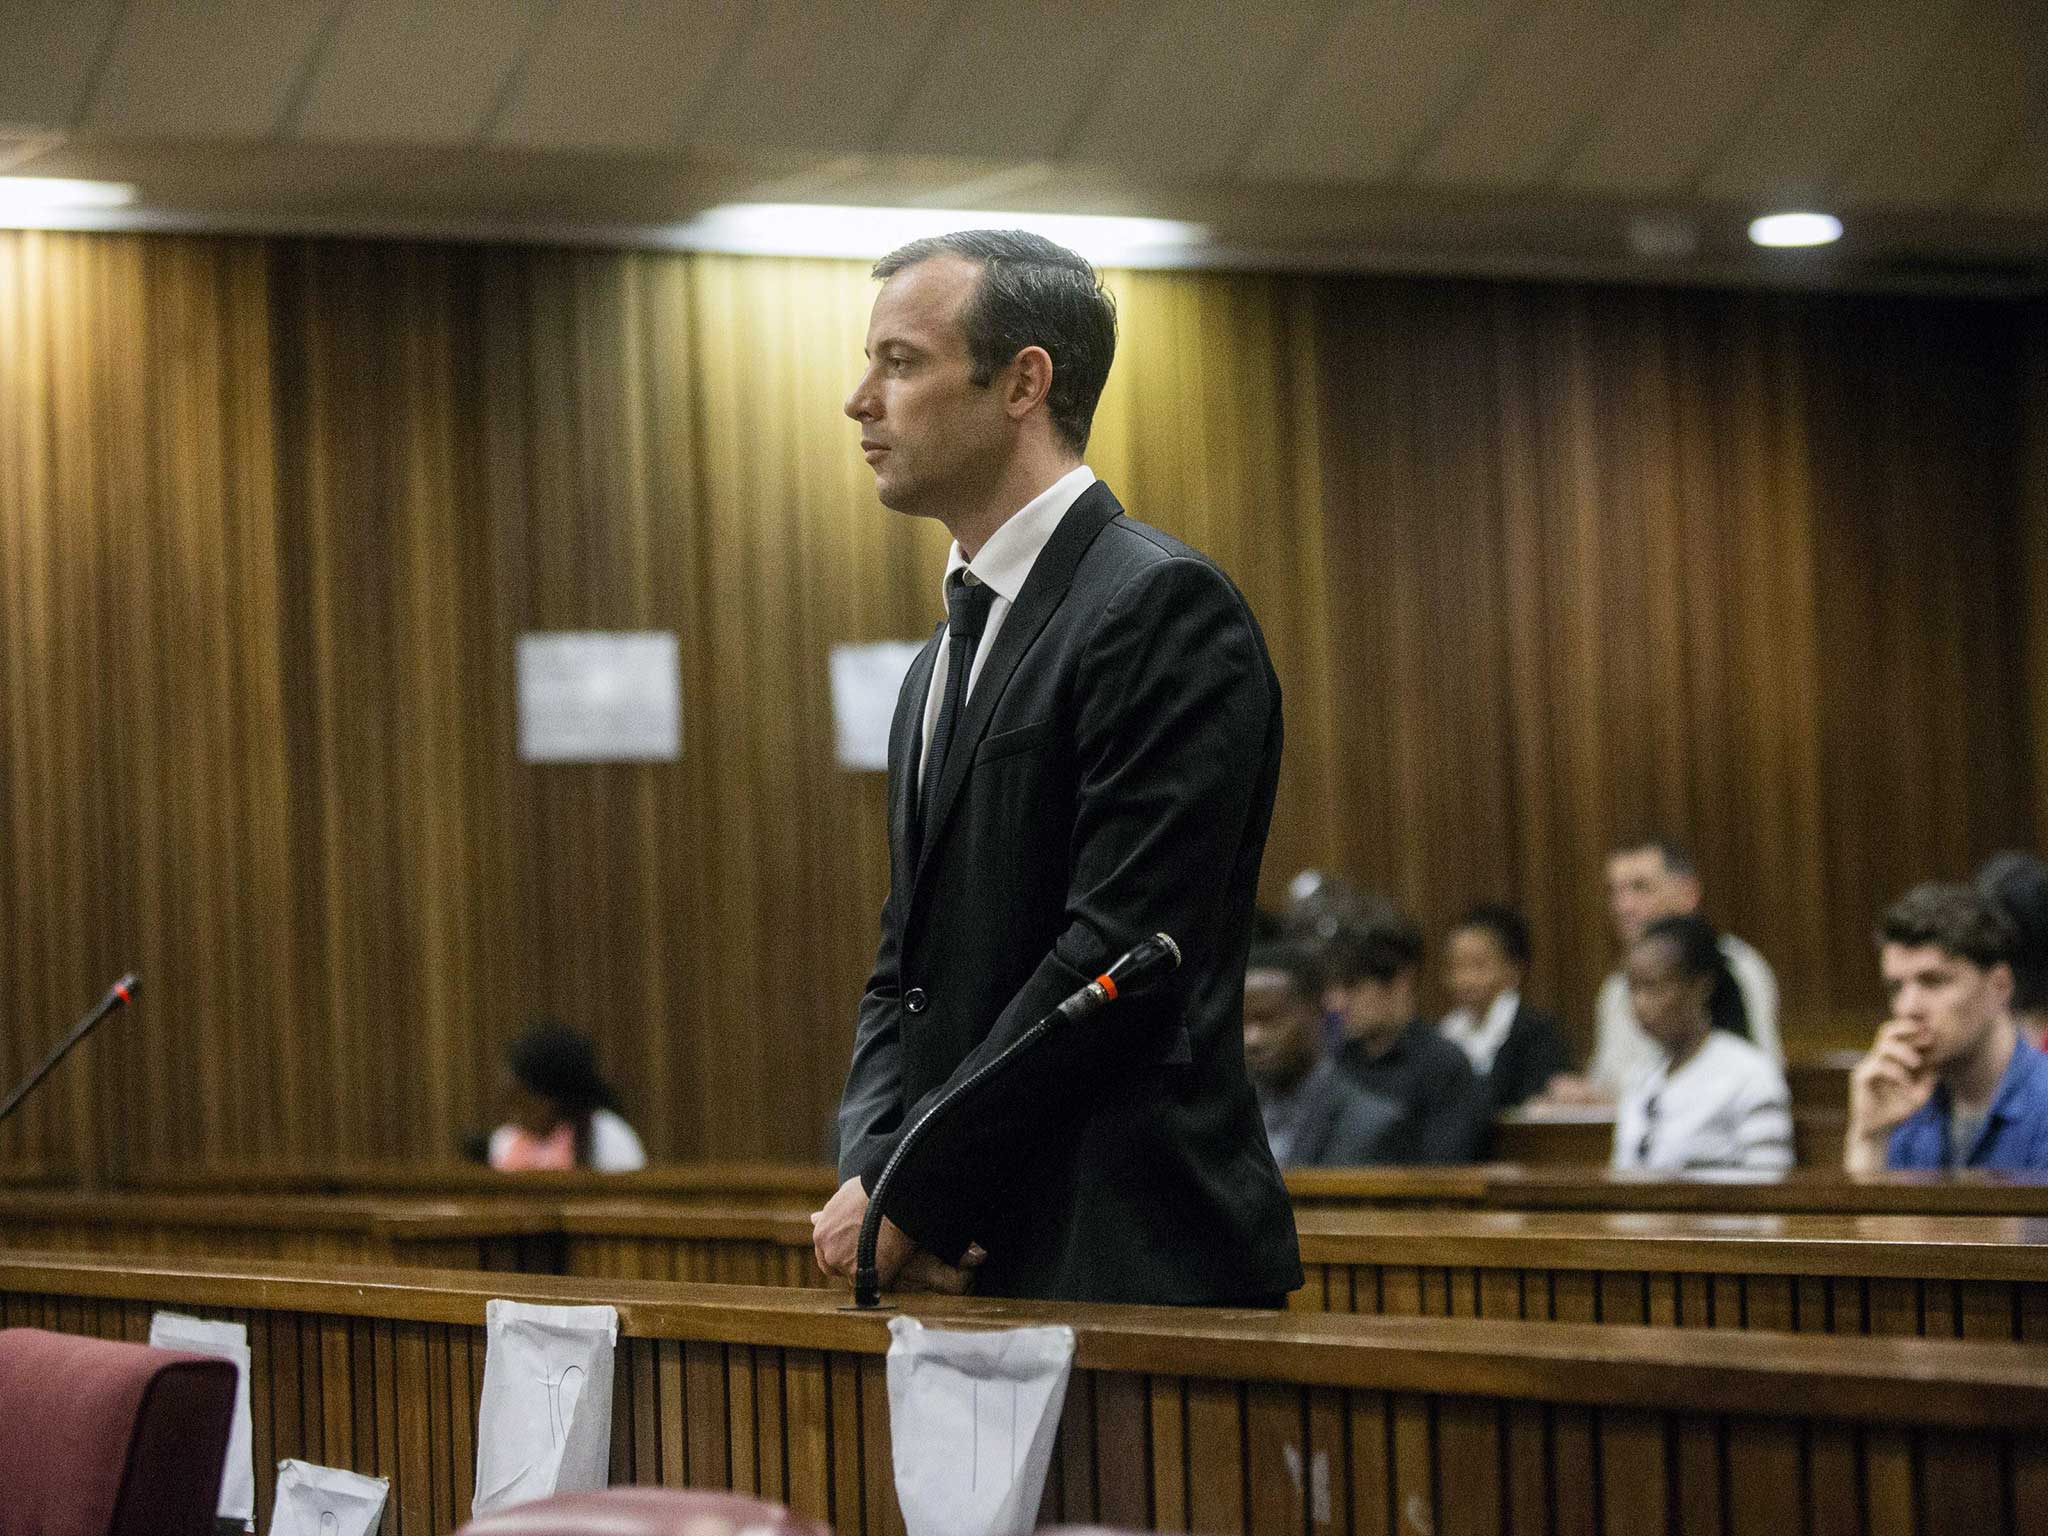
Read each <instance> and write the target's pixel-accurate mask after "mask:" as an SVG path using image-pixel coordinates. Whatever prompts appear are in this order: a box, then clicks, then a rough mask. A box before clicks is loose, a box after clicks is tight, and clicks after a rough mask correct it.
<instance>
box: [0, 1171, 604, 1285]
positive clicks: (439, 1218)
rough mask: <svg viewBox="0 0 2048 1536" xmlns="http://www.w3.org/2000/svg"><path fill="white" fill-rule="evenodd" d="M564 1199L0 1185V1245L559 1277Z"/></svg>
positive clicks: (561, 1264) (561, 1262)
mask: <svg viewBox="0 0 2048 1536" xmlns="http://www.w3.org/2000/svg"><path fill="white" fill-rule="evenodd" d="M559 1212H560V1202H559V1201H558V1200H554V1201H536V1200H531V1199H521V1198H510V1197H502V1196H501V1197H499V1198H496V1199H492V1200H467V1201H464V1200H448V1199H395V1198H379V1197H372V1196H362V1195H318V1196H315V1195H305V1196H297V1197H285V1196H280V1195H275V1194H270V1195H251V1196H244V1197H240V1198H232V1197H229V1196H226V1195H159V1194H141V1193H134V1192H128V1193H119V1194H88V1193H83V1192H79V1191H72V1190H0V1245H4V1246H6V1247H11V1248H41V1249H56V1250H66V1251H69V1250H91V1251H108V1252H116V1253H143V1254H175V1253H198V1254H210V1255H216V1256H233V1257H238V1258H280V1259H305V1260H316V1261H321V1262H331V1263H352V1264H416V1265H423V1266H430V1267H435V1268H450V1269H489V1270H514V1271H529V1272H534V1273H542V1274H556V1273H560V1272H561V1270H562V1267H563V1261H562V1255H561V1239H560V1228H561V1222H560V1215H559Z"/></svg>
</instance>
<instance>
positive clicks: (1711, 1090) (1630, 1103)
mask: <svg viewBox="0 0 2048 1536" xmlns="http://www.w3.org/2000/svg"><path fill="white" fill-rule="evenodd" d="M1613 1165H1614V1166H1615V1167H1616V1168H1646V1169H1662V1170H1666V1171H1676V1170H1678V1169H1683V1168H1756V1169H1777V1168H1790V1167H1791V1166H1792V1095H1791V1093H1790V1092H1789V1091H1787V1089H1786V1087H1785V1074H1784V1072H1783V1071H1782V1070H1781V1069H1780V1068H1779V1066H1778V1064H1777V1063H1776V1062H1775V1061H1773V1060H1771V1058H1770V1057H1768V1056H1766V1055H1765V1054H1764V1053H1763V1052H1762V1051H1760V1050H1758V1049H1757V1048H1756V1047H1755V1046H1753V1045H1751V1044H1750V1043H1749V1042H1748V1041H1747V1040H1738V1039H1737V1038H1736V1037H1735V1036H1733V1035H1731V1034H1729V1033H1728V1031H1727V1030H1725V1029H1712V1030H1709V1031H1707V1038H1706V1039H1705V1040H1704V1041H1702V1042H1701V1043H1700V1047H1699V1049H1698V1050H1696V1051H1694V1052H1693V1053H1692V1055H1691V1057H1690V1058H1688V1059H1687V1061H1686V1063H1685V1065H1684V1066H1682V1067H1680V1068H1679V1069H1678V1070H1677V1071H1676V1072H1673V1071H1671V1070H1670V1063H1669V1062H1668V1061H1662V1062H1659V1064H1658V1065H1657V1066H1656V1067H1655V1068H1654V1069H1652V1071H1651V1072H1650V1074H1649V1075H1648V1076H1647V1077H1644V1078H1642V1079H1640V1080H1639V1081H1638V1082H1637V1083H1636V1086H1635V1088H1634V1089H1633V1090H1632V1091H1631V1092H1630V1093H1629V1094H1628V1096H1627V1097H1626V1098H1624V1099H1623V1100H1622V1101H1621V1105H1620V1107H1619V1108H1618V1109H1617V1110H1616V1111H1615V1115H1614V1158H1613Z"/></svg>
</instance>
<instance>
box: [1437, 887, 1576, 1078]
mask: <svg viewBox="0 0 2048 1536" xmlns="http://www.w3.org/2000/svg"><path fill="white" fill-rule="evenodd" d="M1528 973H1529V925H1528V924H1527V923H1526V922H1524V921H1523V920H1522V914H1521V913H1519V912H1517V911H1516V910H1515V909H1514V908H1513V907H1507V906H1496V905H1490V904H1489V905H1481V906H1476V907H1473V908H1472V909H1471V910H1470V911H1468V912H1467V913H1466V914H1465V915H1464V916H1463V917H1461V918H1459V919H1458V924H1457V926H1456V927H1454V928H1453V929H1452V930H1451V933H1450V937H1449V939H1448V940H1446V942H1445V944H1444V982H1445V985H1446V987H1447V989H1448V990H1449V992H1450V994H1451V1001H1452V1002H1453V1003H1454V1004H1455V1005H1456V1006H1455V1007H1454V1008H1453V1009H1452V1010H1451V1012H1450V1013H1448V1014H1446V1015H1445V1016H1444V1020H1443V1023H1442V1024H1440V1025H1439V1026H1438V1028H1439V1029H1440V1030H1441V1031H1442V1032H1443V1035H1444V1038H1445V1039H1447V1040H1449V1041H1450V1042H1451V1043H1452V1044H1453V1045H1455V1046H1457V1047H1458V1048H1459V1049H1460V1050H1462V1051H1463V1052H1464V1053H1465V1055H1466V1058H1467V1059H1468V1060H1469V1061H1470V1062H1471V1063H1472V1070H1473V1072H1474V1073H1476V1074H1477V1075H1478V1077H1479V1081H1480V1086H1481V1088H1482V1089H1483V1091H1484V1093H1485V1096H1486V1106H1487V1118H1488V1119H1491V1118H1492V1117H1493V1116H1494V1115H1498V1114H1499V1113H1501V1111H1503V1110H1508V1109H1515V1108H1518V1107H1519V1106H1521V1105H1522V1104H1525V1103H1527V1102H1528V1101H1529V1100H1530V1099H1536V1098H1541V1097H1542V1096H1543V1095H1544V1093H1545V1091H1546V1090H1547V1089H1548V1088H1549V1087H1550V1083H1551V1080H1552V1079H1553V1078H1555V1077H1557V1076H1559V1075H1560V1074H1561V1073H1564V1072H1568V1071H1569V1070H1570V1069H1571V1052H1570V1051H1569V1050H1568V1049H1567V1047H1566V1046H1565V1043H1564V1031H1563V1030H1562V1029H1560V1028H1559V1027H1558V1022H1557V1018H1556V1016H1555V1015H1553V1014H1548V1013H1545V1012H1544V1011H1543V1010H1542V1009H1540V1008H1532V1007H1530V1006H1529V1005H1528V1004H1527V1003H1525V1002H1523V1001H1522V981H1523V978H1524V977H1526V976H1527V975H1528Z"/></svg>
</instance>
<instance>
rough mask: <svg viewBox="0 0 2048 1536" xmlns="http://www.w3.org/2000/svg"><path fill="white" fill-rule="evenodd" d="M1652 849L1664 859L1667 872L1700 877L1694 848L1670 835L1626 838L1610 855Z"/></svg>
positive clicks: (1642, 851)
mask: <svg viewBox="0 0 2048 1536" xmlns="http://www.w3.org/2000/svg"><path fill="white" fill-rule="evenodd" d="M1652 849H1655V850H1656V853H1657V856H1658V857H1659V858H1661V859H1662V860H1663V861H1664V869H1665V871H1666V873H1668V874H1673V875H1687V876H1691V877H1692V878H1694V879H1697V878H1698V877H1699V872H1700V866H1699V861H1698V860H1697V859H1695V858H1694V857H1693V856H1692V850H1691V849H1690V848H1688V847H1686V846H1685V844H1683V843H1675V842H1673V841H1672V840H1671V839H1670V838H1668V837H1632V838H1624V839H1623V840H1622V841H1621V842H1618V843H1616V844H1615V845H1614V852H1613V853H1612V854H1610V855H1609V857H1611V858H1620V857H1621V855H1623V854H1625V853H1648V852H1650V851H1651V850H1652Z"/></svg>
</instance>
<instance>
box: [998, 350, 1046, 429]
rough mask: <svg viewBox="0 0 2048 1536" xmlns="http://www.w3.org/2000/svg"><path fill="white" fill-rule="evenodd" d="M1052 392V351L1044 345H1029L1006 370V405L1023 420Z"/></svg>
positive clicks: (1012, 416) (1009, 410)
mask: <svg viewBox="0 0 2048 1536" xmlns="http://www.w3.org/2000/svg"><path fill="white" fill-rule="evenodd" d="M1051 393H1052V354H1051V353H1050V352H1048V351H1046V350H1045V348H1043V347H1025V348H1024V349H1023V350H1022V351H1020V352H1019V353H1018V354H1017V355H1016V356H1015V357H1013V358H1011V359H1010V366H1009V367H1008V368H1007V369H1005V370H1004V382H1003V409H1004V410H1005V411H1007V412H1008V413H1009V414H1010V417H1011V419H1012V420H1016V421H1022V420H1023V419H1024V418H1025V417H1026V416H1029V415H1030V414H1031V413H1032V412H1033V411H1035V410H1037V409H1038V407H1039V406H1041V405H1042V404H1044V403H1045V399H1046V397H1047V396H1048V395H1050V394H1051Z"/></svg>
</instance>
